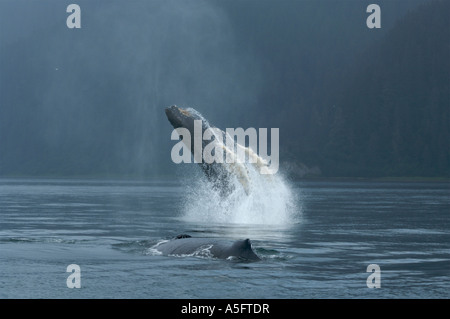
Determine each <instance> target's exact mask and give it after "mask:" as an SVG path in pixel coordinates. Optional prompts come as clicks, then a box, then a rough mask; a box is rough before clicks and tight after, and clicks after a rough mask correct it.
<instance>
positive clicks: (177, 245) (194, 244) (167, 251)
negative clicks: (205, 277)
mask: <svg viewBox="0 0 450 319" xmlns="http://www.w3.org/2000/svg"><path fill="white" fill-rule="evenodd" d="M154 249H156V250H157V251H159V252H160V253H162V254H163V255H165V256H186V255H193V256H206V257H213V258H219V259H227V258H229V257H235V258H238V259H241V260H246V261H257V260H260V258H259V257H258V255H256V253H255V252H254V251H253V249H252V244H251V242H250V239H244V240H237V241H235V242H231V243H230V242H227V241H223V240H220V239H215V238H193V237H191V236H189V235H179V236H177V237H175V238H174V239H172V240H169V241H166V242H162V243H160V244H158V245H156V246H155V247H154Z"/></svg>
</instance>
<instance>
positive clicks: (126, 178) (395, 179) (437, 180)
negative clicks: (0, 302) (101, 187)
mask: <svg viewBox="0 0 450 319" xmlns="http://www.w3.org/2000/svg"><path fill="white" fill-rule="evenodd" d="M285 176H286V177H287V178H288V179H289V180H291V181H294V182H301V181H305V182H309V181H313V182H314V181H322V182H326V181H330V182H397V183H398V182H402V183H412V182H430V183H432V182H435V183H450V177H423V176H411V177H409V176H406V177H394V176H387V177H345V176H340V177H327V176H309V177H303V178H293V177H291V178H290V177H289V176H287V175H285ZM0 179H31V180H33V179H36V180H37V179H53V180H63V179H66V180H103V181H124V182H125V181H130V182H132V181H139V182H149V181H158V180H166V181H171V180H172V181H176V180H178V179H179V178H178V177H177V176H176V175H155V176H135V175H130V176H123V175H66V176H61V175H57V176H55V175H3V176H2V175H0Z"/></svg>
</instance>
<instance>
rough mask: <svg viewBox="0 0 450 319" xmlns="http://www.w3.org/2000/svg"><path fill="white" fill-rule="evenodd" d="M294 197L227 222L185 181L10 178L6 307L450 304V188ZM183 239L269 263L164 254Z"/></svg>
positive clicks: (319, 187) (3, 283) (361, 186)
mask: <svg viewBox="0 0 450 319" xmlns="http://www.w3.org/2000/svg"><path fill="white" fill-rule="evenodd" d="M194 186H195V185H194ZM289 189H290V192H291V193H292V195H293V196H292V197H291V198H290V200H293V201H295V203H290V205H291V206H290V207H289V210H290V211H289V214H286V212H280V211H278V210H277V207H278V206H277V205H274V206H273V207H269V208H270V209H266V208H267V207H266V206H267V205H269V203H267V204H266V203H265V202H264V201H263V200H262V199H261V200H260V201H259V200H258V198H253V200H252V201H249V202H247V203H245V205H244V206H240V207H236V206H233V205H231V206H228V207H227V209H231V210H234V211H231V212H230V211H228V214H229V215H227V213H226V211H227V209H224V210H220V209H217V212H216V211H215V209H214V206H211V201H215V198H214V197H211V198H209V202H208V198H205V195H204V194H203V192H202V191H200V192H198V188H197V187H192V185H189V183H188V182H186V181H183V180H181V181H180V180H171V181H163V180H158V181H147V182H142V181H105V180H44V179H33V180H27V179H1V180H0V273H1V275H0V298H140V299H141V298H144V299H147V298H151V299H158V298H164V299H165V298H193V299H196V298H239V299H246V298H252V299H254V298H257V299H258V298H283V299H286V298H295V299H303V298H450V184H448V183H396V182H389V183H386V182H326V181H323V182H322V181H321V182H297V183H290V184H289ZM280 196H281V195H280ZM280 196H278V195H277V198H280ZM281 197H282V196H281ZM235 200H236V201H239V198H238V199H235ZM271 202H273V200H271ZM202 203H204V205H203V206H202ZM272 204H273V203H272ZM258 205H259V206H258ZM202 207H204V208H202ZM258 211H261V214H263V215H264V216H263V217H262V218H259V217H258V216H257V212H258ZM215 213H217V214H215ZM271 214H272V215H273V216H272V217H273V218H270V216H271ZM216 215H217V216H216ZM227 216H228V217H229V218H227ZM183 233H184V234H189V235H191V236H193V237H220V238H225V239H229V240H233V239H245V238H250V239H251V240H252V243H253V247H254V249H255V251H256V253H257V254H258V255H259V256H260V257H261V261H258V262H242V261H236V260H216V259H212V258H200V257H195V256H188V257H175V256H161V255H158V254H155V253H154V251H153V250H152V247H153V246H154V245H156V244H157V243H158V242H160V241H161V240H165V239H169V238H171V237H173V236H176V235H178V234H183ZM71 264H76V265H78V266H79V267H80V275H81V277H80V278H81V282H80V283H81V288H79V289H77V288H73V289H70V288H68V287H67V278H68V277H69V276H70V275H71V273H69V272H67V271H66V270H67V266H68V265H71ZM370 264H376V265H378V266H379V269H380V273H379V274H380V277H379V283H380V288H368V286H367V279H368V277H369V276H370V275H371V274H372V273H371V272H367V267H368V265H370Z"/></svg>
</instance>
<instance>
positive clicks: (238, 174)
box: [165, 105, 267, 196]
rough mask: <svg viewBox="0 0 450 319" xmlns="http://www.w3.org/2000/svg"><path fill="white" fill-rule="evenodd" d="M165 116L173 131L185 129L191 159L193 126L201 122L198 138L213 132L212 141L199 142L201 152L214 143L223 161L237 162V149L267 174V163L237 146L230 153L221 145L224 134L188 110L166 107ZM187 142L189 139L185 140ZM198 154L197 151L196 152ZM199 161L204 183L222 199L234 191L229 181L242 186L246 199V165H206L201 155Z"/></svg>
mask: <svg viewBox="0 0 450 319" xmlns="http://www.w3.org/2000/svg"><path fill="white" fill-rule="evenodd" d="M165 112H166V116H167V118H168V120H169V122H170V123H171V124H172V126H173V127H174V128H175V129H179V128H184V129H187V130H188V131H189V133H190V143H189V144H190V145H187V146H188V147H189V149H190V151H191V153H192V154H193V155H194V159H195V156H196V155H195V149H194V148H195V147H196V144H195V142H196V140H195V133H196V131H195V130H196V129H195V127H196V126H195V122H196V121H197V122H200V121H201V132H197V134H198V133H201V134H202V136H203V134H204V133H205V131H206V130H208V129H213V130H214V132H215V133H214V135H215V137H214V139H213V140H212V141H211V140H204V139H203V138H201V144H202V145H201V147H202V148H201V149H205V147H206V146H207V145H208V144H209V143H211V142H212V143H216V145H217V146H218V148H220V149H221V150H222V151H223V157H224V158H225V157H228V156H229V157H231V158H233V159H236V158H237V155H236V150H237V148H240V149H241V150H243V151H244V153H245V154H246V155H247V156H249V158H250V157H251V158H252V160H253V163H254V164H253V165H255V166H256V167H259V168H261V169H266V170H267V162H266V161H265V160H264V159H262V158H261V157H259V156H258V154H256V153H255V152H254V151H253V150H252V149H251V148H249V147H245V146H242V145H240V144H238V143H235V144H234V147H235V148H233V149H230V148H229V147H228V146H227V145H225V144H223V141H224V140H226V136H227V135H226V134H227V133H225V132H224V131H222V130H220V129H218V128H213V127H212V126H210V124H209V123H208V121H207V120H205V119H204V118H203V117H202V116H201V115H200V114H199V113H198V112H197V111H196V110H194V109H192V108H189V109H182V108H179V107H177V106H175V105H173V106H171V107H168V108H166V109H165ZM183 142H184V143H185V144H186V142H185V139H183ZM188 142H189V139H188ZM197 152H198V150H197ZM200 156H201V158H200V160H198V161H197V163H198V164H199V165H200V167H201V169H202V170H203V172H204V173H205V175H206V177H207V178H208V180H209V181H210V182H211V183H212V185H213V187H214V188H215V189H216V190H218V191H219V192H220V194H221V195H222V196H226V195H228V194H230V193H231V192H232V191H233V190H234V187H235V186H234V185H236V184H235V183H233V180H234V179H236V180H237V181H238V184H237V185H239V184H240V185H242V187H243V189H244V191H245V193H246V194H247V195H248V194H249V193H250V185H251V183H250V177H249V171H248V168H247V166H246V165H244V164H243V163H242V162H239V161H232V162H231V163H230V162H227V161H226V160H225V159H224V160H223V161H221V162H215V161H213V162H212V163H211V162H210V163H208V161H205V159H204V158H203V154H202V153H200Z"/></svg>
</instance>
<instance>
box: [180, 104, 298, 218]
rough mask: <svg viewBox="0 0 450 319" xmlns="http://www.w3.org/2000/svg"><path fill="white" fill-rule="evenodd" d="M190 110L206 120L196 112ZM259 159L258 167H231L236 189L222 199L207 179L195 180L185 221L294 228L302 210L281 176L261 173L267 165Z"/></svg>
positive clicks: (248, 164)
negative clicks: (290, 226)
mask: <svg viewBox="0 0 450 319" xmlns="http://www.w3.org/2000/svg"><path fill="white" fill-rule="evenodd" d="M188 111H189V112H191V113H195V114H196V115H198V116H199V117H201V118H202V119H203V120H204V121H206V119H204V117H203V116H202V115H201V114H200V113H198V112H197V111H196V110H194V109H188ZM206 123H208V122H207V121H206ZM208 125H209V123H208ZM218 140H220V138H219V139H218ZM224 147H225V146H224ZM238 147H243V146H240V145H239V146H238ZM246 149H247V150H248V152H246V153H247V154H248V155H251V156H256V157H258V155H257V154H256V153H254V152H253V151H252V150H251V149H248V148H246ZM258 159H260V160H259V161H256V164H251V163H234V164H228V165H229V167H226V169H227V170H228V171H230V172H234V173H235V174H233V176H235V177H234V178H233V180H232V183H233V184H234V190H233V191H232V193H231V194H229V195H228V196H226V197H223V195H222V196H221V194H220V192H219V190H217V189H216V188H214V187H213V185H211V183H210V182H208V180H207V179H206V178H205V177H204V176H201V177H198V178H195V179H194V180H195V182H194V183H192V182H190V183H189V184H188V187H187V188H188V190H187V192H186V195H185V205H184V207H185V211H184V216H183V219H185V220H186V221H191V222H202V223H209V222H212V223H237V224H260V225H290V224H292V223H295V222H298V221H299V218H300V214H301V210H300V208H299V207H298V205H297V198H296V196H295V193H294V192H293V191H292V190H291V187H290V185H289V184H288V183H287V182H286V180H285V179H284V178H283V176H282V175H281V174H280V173H277V174H261V173H260V168H261V165H262V164H261V163H263V164H265V163H267V162H266V161H265V160H264V159H262V158H260V157H258ZM225 165H227V164H225ZM237 166H238V167H237ZM241 171H243V172H245V178H243V175H242V174H239V172H241ZM236 173H237V174H236ZM243 180H245V183H244V182H243Z"/></svg>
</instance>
